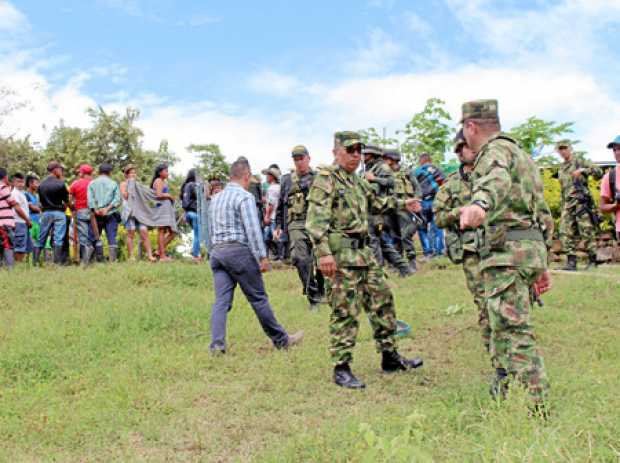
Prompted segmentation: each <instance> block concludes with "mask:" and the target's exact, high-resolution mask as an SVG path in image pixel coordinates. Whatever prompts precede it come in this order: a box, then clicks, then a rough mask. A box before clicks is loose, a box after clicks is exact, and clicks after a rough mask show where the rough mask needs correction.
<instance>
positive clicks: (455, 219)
mask: <svg viewBox="0 0 620 463" xmlns="http://www.w3.org/2000/svg"><path fill="white" fill-rule="evenodd" d="M455 143H456V144H455V147H454V152H455V153H456V155H457V156H458V158H459V161H460V162H461V165H460V166H459V170H458V171H457V172H454V173H453V174H452V175H450V176H449V177H448V179H447V180H446V183H444V184H443V185H442V186H441V188H440V189H439V191H438V192H437V196H435V202H434V203H433V214H434V215H435V222H436V223H437V226H438V227H439V228H443V229H445V232H446V233H445V239H446V249H447V251H448V257H449V258H450V260H451V261H452V262H453V263H455V264H461V263H462V264H463V272H464V273H465V281H466V282H467V288H468V289H469V292H470V293H471V294H472V296H474V303H475V304H476V306H477V307H478V325H479V326H480V329H481V330H482V342H483V344H484V347H485V349H486V351H487V352H490V343H491V327H490V326H489V314H488V312H487V307H486V301H485V298H484V282H483V281H482V275H481V273H480V258H479V257H478V252H477V249H476V233H475V231H474V230H461V229H460V223H459V221H460V211H461V207H463V206H466V205H467V204H469V203H470V202H471V197H472V182H471V173H472V171H473V170H474V161H475V160H476V153H475V152H474V151H472V150H471V149H470V148H469V146H467V142H466V141H465V138H464V137H463V131H462V130H460V131H459V133H458V134H457V136H456V139H455ZM491 363H492V364H493V366H494V367H495V366H496V365H495V363H494V362H493V361H491Z"/></svg>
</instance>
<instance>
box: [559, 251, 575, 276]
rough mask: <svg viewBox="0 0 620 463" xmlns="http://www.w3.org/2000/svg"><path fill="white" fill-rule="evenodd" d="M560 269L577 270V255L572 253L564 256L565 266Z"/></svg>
mask: <svg viewBox="0 0 620 463" xmlns="http://www.w3.org/2000/svg"><path fill="white" fill-rule="evenodd" d="M562 270H566V271H567V272H576V271H577V256H575V255H573V254H570V255H568V256H566V267H563V268H562Z"/></svg>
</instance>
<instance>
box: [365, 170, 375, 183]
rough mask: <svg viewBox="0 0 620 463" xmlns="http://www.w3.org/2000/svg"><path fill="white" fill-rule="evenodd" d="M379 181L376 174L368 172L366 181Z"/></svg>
mask: <svg viewBox="0 0 620 463" xmlns="http://www.w3.org/2000/svg"><path fill="white" fill-rule="evenodd" d="M376 179H377V177H376V176H375V174H373V173H372V172H366V180H368V181H369V182H374V181H375V180H376Z"/></svg>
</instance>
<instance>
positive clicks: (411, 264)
mask: <svg viewBox="0 0 620 463" xmlns="http://www.w3.org/2000/svg"><path fill="white" fill-rule="evenodd" d="M409 271H410V272H411V273H415V272H417V271H418V264H416V261H415V257H413V258H411V260H410V261H409Z"/></svg>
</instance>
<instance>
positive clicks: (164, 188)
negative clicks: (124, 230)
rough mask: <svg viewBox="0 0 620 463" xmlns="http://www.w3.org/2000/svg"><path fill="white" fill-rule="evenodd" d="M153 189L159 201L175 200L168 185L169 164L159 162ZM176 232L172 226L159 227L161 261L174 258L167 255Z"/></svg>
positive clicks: (152, 182) (158, 245)
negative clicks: (167, 249)
mask: <svg viewBox="0 0 620 463" xmlns="http://www.w3.org/2000/svg"><path fill="white" fill-rule="evenodd" d="M151 189H152V190H153V191H154V192H155V197H156V198H157V199H158V200H159V201H170V202H174V197H173V196H172V195H171V194H170V188H169V187H168V165H167V164H159V165H158V166H157V167H156V168H155V173H154V175H153V180H152V181H151ZM175 236H176V233H175V232H173V231H172V229H171V228H170V227H158V228H157V249H158V254H159V261H160V262H170V261H171V260H172V259H171V258H170V257H169V256H168V255H166V248H167V247H168V245H169V244H170V242H171V241H172V240H173V239H174V237H175Z"/></svg>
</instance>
